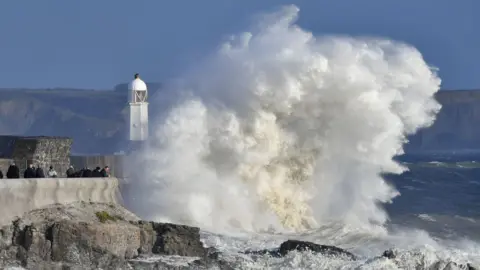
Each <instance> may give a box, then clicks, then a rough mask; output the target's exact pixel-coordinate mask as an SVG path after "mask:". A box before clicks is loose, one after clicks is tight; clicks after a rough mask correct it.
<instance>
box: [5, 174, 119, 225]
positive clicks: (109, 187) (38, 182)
mask: <svg viewBox="0 0 480 270" xmlns="http://www.w3.org/2000/svg"><path fill="white" fill-rule="evenodd" d="M79 201H85V202H95V203H112V204H117V203H120V193H119V181H118V179H117V178H114V177H108V178H38V179H37V178H28V179H22V178H20V179H0V225H3V224H5V223H8V222H11V221H12V219H14V218H15V216H22V215H23V214H24V213H25V212H28V211H31V210H34V209H38V208H42V207H45V206H48V205H52V204H56V203H59V204H66V203H72V202H79Z"/></svg>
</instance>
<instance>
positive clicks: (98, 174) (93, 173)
mask: <svg viewBox="0 0 480 270" xmlns="http://www.w3.org/2000/svg"><path fill="white" fill-rule="evenodd" d="M92 177H102V174H101V173H100V168H98V167H97V168H96V169H95V170H93V171H92Z"/></svg>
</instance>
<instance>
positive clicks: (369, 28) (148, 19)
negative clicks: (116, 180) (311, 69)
mask: <svg viewBox="0 0 480 270" xmlns="http://www.w3.org/2000/svg"><path fill="white" fill-rule="evenodd" d="M283 4H295V5H297V6H298V7H299V8H300V19H299V21H298V23H299V24H300V25H301V26H302V27H304V28H306V29H308V30H311V31H313V32H314V33H315V34H334V33H339V34H350V35H377V36H385V37H389V38H393V39H397V40H402V41H406V42H408V43H410V44H413V45H414V46H415V47H417V48H418V49H419V50H420V51H421V52H422V53H423V55H424V57H425V59H426V60H427V62H429V63H430V64H433V65H435V66H437V67H439V68H440V76H441V78H442V80H443V85H442V88H447V89H454V88H455V89H458V88H462V89H465V88H480V30H479V29H480V1H479V0H456V1H453V0H402V1H394V0H350V1H347V0H328V1H327V0H299V1H284V0H276V1H272V0H261V1H260V0H238V1H233V0H204V1H195V0H190V1H185V0H135V1H127V0H82V1H66V0H43V1H38V0H30V1H27V0H15V1H3V2H2V7H1V9H0V30H1V31H0V33H1V38H0V87H32V88H37V87H57V86H68V87H76V88H99V89H110V88H112V87H113V86H114V85H115V84H117V83H120V82H125V81H128V80H130V78H131V77H132V74H133V73H134V72H140V73H141V74H142V76H143V77H144V78H145V80H147V81H152V82H161V81H165V80H168V79H169V78H172V77H173V76H175V75H178V74H181V72H182V70H184V69H185V68H186V67H188V66H189V65H193V64H195V61H196V60H198V59H199V58H200V57H202V55H204V54H205V53H207V52H209V51H211V50H213V49H215V46H217V45H218V44H219V43H220V41H221V40H222V38H224V37H225V36H226V35H229V34H232V33H238V32H240V31H243V30H246V26H247V25H248V24H249V23H250V22H251V19H252V15H255V14H256V13H259V12H262V11H270V10H272V9H274V8H275V7H277V6H280V5H283Z"/></svg>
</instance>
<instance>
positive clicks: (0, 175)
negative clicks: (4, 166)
mask: <svg viewBox="0 0 480 270" xmlns="http://www.w3.org/2000/svg"><path fill="white" fill-rule="evenodd" d="M0 179H3V172H2V170H0Z"/></svg>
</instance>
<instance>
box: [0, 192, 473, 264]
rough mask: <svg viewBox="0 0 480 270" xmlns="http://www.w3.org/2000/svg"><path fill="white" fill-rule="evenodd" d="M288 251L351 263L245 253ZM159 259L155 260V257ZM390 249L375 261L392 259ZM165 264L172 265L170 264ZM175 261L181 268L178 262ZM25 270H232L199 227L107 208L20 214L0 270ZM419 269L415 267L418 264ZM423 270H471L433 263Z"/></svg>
mask: <svg viewBox="0 0 480 270" xmlns="http://www.w3.org/2000/svg"><path fill="white" fill-rule="evenodd" d="M291 251H298V252H312V253H320V254H323V255H324V256H338V257H342V259H345V260H357V259H358V258H357V256H355V255H354V254H352V253H350V252H348V251H346V250H343V249H341V248H338V247H334V246H326V245H319V244H315V243H310V242H304V241H296V240H288V241H286V242H284V243H282V244H281V245H280V246H279V247H278V248H276V249H272V250H253V251H252V250H248V251H245V252H244V253H243V254H244V255H246V256H249V257H250V258H251V259H253V260H255V258H257V257H263V256H272V257H282V256H285V255H287V254H288V253H289V252H291ZM159 258H160V259H159ZM395 258H396V252H395V251H394V250H388V251H385V252H384V253H383V254H382V255H380V256H379V257H378V259H379V260H395ZM169 261H176V262H177V263H175V265H172V264H170V263H169ZM178 261H181V262H182V263H183V264H179V263H178ZM14 267H21V268H25V269H235V266H234V265H232V263H231V262H229V261H227V260H224V259H223V257H222V253H221V252H220V251H217V250H215V249H214V248H208V247H205V246H204V244H203V243H202V242H201V240H200V229H199V228H196V227H189V226H183V225H176V224H169V223H156V222H148V221H141V220H139V218H138V217H136V216H135V215H134V214H132V213H131V212H129V211H128V210H126V209H124V208H122V207H120V206H117V205H109V204H97V203H87V202H81V203H75V204H70V205H52V206H50V207H48V208H44V209H38V210H34V211H31V212H29V213H27V214H25V215H24V216H23V217H21V218H19V219H16V220H14V221H12V223H11V224H10V225H7V226H4V227H2V228H1V229H0V268H1V269H9V268H14ZM420 267H421V266H420ZM429 269H475V268H474V267H473V266H471V265H468V264H464V265H459V264H456V263H455V262H438V263H437V264H435V265H432V266H431V267H430V268H429Z"/></svg>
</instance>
